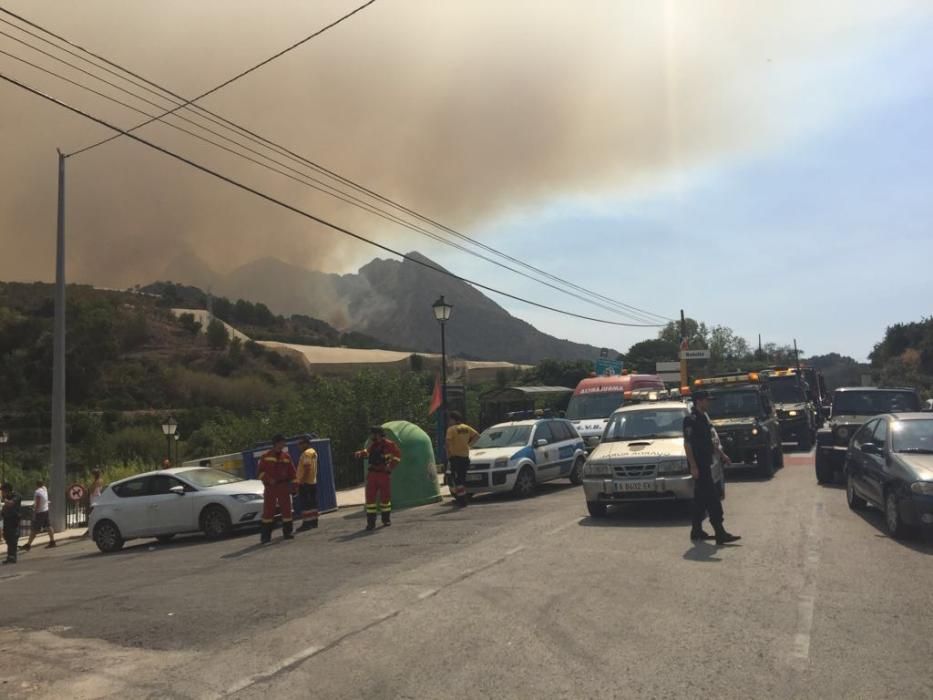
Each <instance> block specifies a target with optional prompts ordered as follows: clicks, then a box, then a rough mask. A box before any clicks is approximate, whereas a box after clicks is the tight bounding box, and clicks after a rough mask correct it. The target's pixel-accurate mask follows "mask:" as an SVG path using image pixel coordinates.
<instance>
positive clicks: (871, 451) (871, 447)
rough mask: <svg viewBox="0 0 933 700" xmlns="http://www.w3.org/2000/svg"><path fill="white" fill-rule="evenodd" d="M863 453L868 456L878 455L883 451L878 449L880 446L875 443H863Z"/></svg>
mask: <svg viewBox="0 0 933 700" xmlns="http://www.w3.org/2000/svg"><path fill="white" fill-rule="evenodd" d="M862 452H863V453H864V454H867V455H877V454H881V450H880V449H878V445H876V444H875V443H873V442H863V443H862Z"/></svg>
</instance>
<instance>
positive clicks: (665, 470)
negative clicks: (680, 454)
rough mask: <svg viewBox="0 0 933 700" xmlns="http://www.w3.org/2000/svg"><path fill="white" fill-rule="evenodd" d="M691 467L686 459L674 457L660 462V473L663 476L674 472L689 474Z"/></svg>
mask: <svg viewBox="0 0 933 700" xmlns="http://www.w3.org/2000/svg"><path fill="white" fill-rule="evenodd" d="M689 471H690V467H689V465H688V464H687V460H685V459H674V460H671V461H669V462H661V463H659V464H658V474H659V475H662V476H665V475H666V476H671V475H674V474H687V473H688V472H689Z"/></svg>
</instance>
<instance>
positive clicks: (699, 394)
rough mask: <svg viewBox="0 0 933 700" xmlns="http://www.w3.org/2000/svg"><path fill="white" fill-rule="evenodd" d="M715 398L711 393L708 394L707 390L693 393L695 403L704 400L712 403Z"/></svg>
mask: <svg viewBox="0 0 933 700" xmlns="http://www.w3.org/2000/svg"><path fill="white" fill-rule="evenodd" d="M714 398H715V397H714V396H713V395H712V394H711V393H710V392H708V391H707V390H706V389H698V390H696V391H694V392H693V400H694V401H700V400H702V399H709V400H711V401H712V400H713V399H714Z"/></svg>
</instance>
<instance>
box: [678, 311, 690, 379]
mask: <svg viewBox="0 0 933 700" xmlns="http://www.w3.org/2000/svg"><path fill="white" fill-rule="evenodd" d="M686 350H687V320H686V319H685V318H684V310H683V309H681V310H680V386H681V387H685V386H689V385H688V384H687V356H686V355H685V354H684V352H685V351H686Z"/></svg>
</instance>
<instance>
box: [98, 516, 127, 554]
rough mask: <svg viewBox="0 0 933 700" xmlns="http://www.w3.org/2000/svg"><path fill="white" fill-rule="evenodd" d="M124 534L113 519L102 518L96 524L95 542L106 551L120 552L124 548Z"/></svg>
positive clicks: (100, 548) (101, 549)
mask: <svg viewBox="0 0 933 700" xmlns="http://www.w3.org/2000/svg"><path fill="white" fill-rule="evenodd" d="M123 542H124V540H123V535H122V534H120V528H118V527H117V524H116V523H115V522H113V521H112V520H101V521H100V522H99V523H97V525H95V526H94V544H96V545H97V548H98V549H99V550H100V551H102V552H104V553H108V554H109V553H110V552H119V551H120V550H121V549H123Z"/></svg>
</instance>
